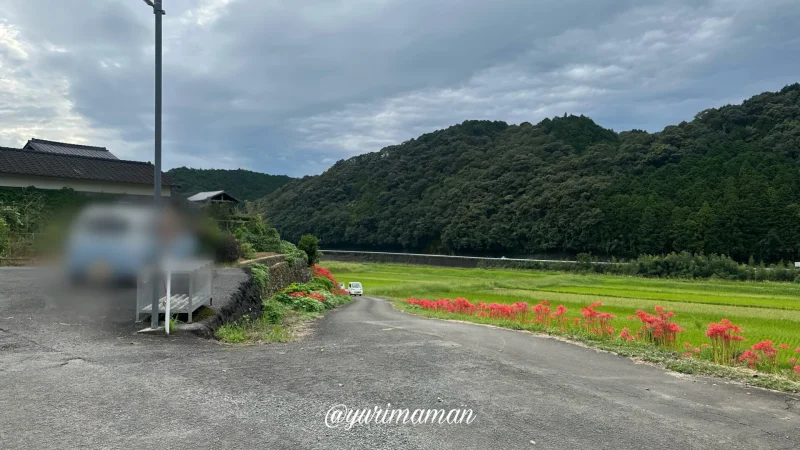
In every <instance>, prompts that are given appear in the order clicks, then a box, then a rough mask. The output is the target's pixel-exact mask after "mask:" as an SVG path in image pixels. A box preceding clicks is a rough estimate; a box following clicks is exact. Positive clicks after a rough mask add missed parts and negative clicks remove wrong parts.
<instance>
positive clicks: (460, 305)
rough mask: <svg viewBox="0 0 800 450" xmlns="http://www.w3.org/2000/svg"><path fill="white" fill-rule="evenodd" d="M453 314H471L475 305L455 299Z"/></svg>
mask: <svg viewBox="0 0 800 450" xmlns="http://www.w3.org/2000/svg"><path fill="white" fill-rule="evenodd" d="M453 307H454V312H456V313H459V314H470V315H471V314H472V313H473V312H474V311H475V305H473V304H472V303H470V302H469V300H467V299H465V298H457V299H455V300H453Z"/></svg>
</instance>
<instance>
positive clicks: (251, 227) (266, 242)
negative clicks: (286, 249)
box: [235, 216, 281, 252]
mask: <svg viewBox="0 0 800 450" xmlns="http://www.w3.org/2000/svg"><path fill="white" fill-rule="evenodd" d="M235 233H236V239H238V240H239V241H241V242H246V243H248V244H250V245H252V246H253V249H254V250H255V251H257V252H277V251H279V250H280V247H281V239H280V236H279V235H278V230H276V229H275V228H272V227H271V226H269V224H267V223H266V222H264V220H263V219H262V218H261V216H254V217H251V218H250V220H248V221H247V222H245V223H244V224H242V225H241V226H240V227H239V228H237V229H236V232H235Z"/></svg>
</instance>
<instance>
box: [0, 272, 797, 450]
mask: <svg viewBox="0 0 800 450" xmlns="http://www.w3.org/2000/svg"><path fill="white" fill-rule="evenodd" d="M43 278H45V277H43V276H42V275H41V273H39V272H38V271H37V269H0V442H2V444H0V447H4V448H31V449H42V448H59V449H61V448H77V447H92V448H139V447H144V446H152V447H155V446H160V447H166V448H193V449H194V448H270V449H284V448H286V449H297V448H332V449H335V448H386V449H416V448H420V449H424V448H444V449H451V448H452V449H461V450H463V449H473V448H474V449H487V448H495V449H520V448H522V449H525V448H615V449H641V448H645V447H648V448H709V447H712V446H724V447H725V448H732V449H733V448H743V449H745V448H746V449H753V448H765V449H766V448H768V449H793V448H800V431H798V430H800V399H798V397H796V396H791V395H787V394H780V393H775V392H770V391H765V390H759V389H753V388H745V387H741V386H737V385H734V384H729V383H725V382H723V381H720V380H715V379H709V378H701V377H691V376H684V375H677V374H673V373H669V372H665V371H663V370H661V369H658V368H655V367H651V366H648V365H643V364H635V363H633V362H632V361H630V360H628V359H626V358H622V357H618V356H614V355H611V354H607V353H601V352H597V351H595V350H592V349H587V348H583V347H579V346H576V345H571V344H568V343H564V342H561V341H557V340H554V339H546V338H539V337H534V336H532V335H529V334H526V333H521V332H515V331H511V330H502V329H495V328H490V327H483V326H479V325H473V324H462V323H454V322H444V321H437V320H433V319H425V318H420V317H415V316H410V315H406V314H403V313H400V312H398V311H396V310H394V309H393V308H392V307H391V305H390V304H389V303H388V302H387V301H385V300H381V299H375V298H369V297H360V298H358V299H356V300H355V302H354V303H352V304H350V305H347V306H344V307H341V308H339V309H337V310H334V311H332V312H330V313H329V314H328V315H326V316H325V317H324V318H322V319H321V320H319V321H317V322H315V323H314V325H313V327H312V332H311V334H310V335H309V336H307V337H305V338H304V339H303V340H300V341H296V342H291V343H287V344H270V345H257V346H227V345H222V344H218V343H216V342H213V341H207V340H202V339H198V338H194V337H174V336H173V337H170V338H164V337H159V336H141V335H137V334H135V331H136V329H137V328H139V327H138V326H137V325H136V324H133V323H132V318H133V310H132V308H130V309H126V305H129V304H130V302H132V301H133V297H132V295H133V293H132V291H122V292H116V293H114V294H113V295H110V294H108V296H104V295H105V294H101V293H94V294H92V295H90V296H86V295H79V294H78V293H74V294H75V295H72V296H69V298H71V300H70V301H69V302H67V303H65V301H64V300H62V299H61V297H62V296H64V295H63V292H62V291H61V290H59V289H53V286H54V285H52V284H51V285H47V283H40V281H41V280H42V279H43ZM54 292H59V293H60V295H54ZM67 305H69V306H70V308H67V307H66V306H67ZM68 310H69V311H73V312H72V313H69V312H68ZM387 403H391V405H392V407H397V408H409V409H412V410H413V409H417V408H436V409H440V408H441V409H450V408H460V407H466V408H470V409H472V410H473V412H474V415H475V420H474V422H473V423H472V424H469V425H467V424H460V425H430V424H428V425H416V426H414V425H410V424H407V425H402V424H399V425H397V424H395V425H380V424H370V425H364V426H359V425H356V426H355V427H354V428H352V429H350V430H346V429H344V428H343V427H339V428H328V427H326V426H325V414H326V412H327V411H328V410H329V408H330V407H331V406H332V405H334V404H345V405H347V406H348V407H350V408H370V409H371V408H373V407H374V406H380V407H385V406H386V404H387ZM534 442H535V443H534Z"/></svg>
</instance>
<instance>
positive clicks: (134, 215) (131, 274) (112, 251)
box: [64, 204, 197, 282]
mask: <svg viewBox="0 0 800 450" xmlns="http://www.w3.org/2000/svg"><path fill="white" fill-rule="evenodd" d="M176 217H177V216H176V215H175V214H174V213H172V212H170V211H165V213H164V215H163V216H162V227H157V226H156V215H155V214H154V212H153V209H152V208H150V207H145V206H134V205H124V204H112V205H94V206H90V207H88V208H87V209H85V210H84V211H83V212H82V213H81V214H80V215H79V216H78V217H77V219H76V220H75V222H74V224H73V226H72V229H71V230H70V234H69V237H68V240H67V244H66V249H65V255H64V256H65V258H64V262H65V269H66V271H67V273H68V274H69V276H70V278H72V279H73V280H75V281H85V280H90V281H100V282H108V281H126V282H128V281H133V280H135V279H136V277H137V274H138V273H139V270H140V268H141V267H143V266H144V265H146V264H149V263H151V262H152V261H153V260H154V259H155V255H156V249H157V248H158V247H157V245H158V239H157V237H156V231H157V230H159V229H160V230H161V232H162V236H163V237H162V239H163V241H162V242H161V249H162V252H163V253H162V255H163V256H165V257H169V258H172V259H185V258H190V257H192V256H193V255H194V254H195V252H196V250H197V241H196V239H195V238H194V236H192V235H191V234H190V233H188V232H186V231H185V230H184V229H183V228H182V227H180V226H179V225H178V221H176V220H171V219H175V218H176Z"/></svg>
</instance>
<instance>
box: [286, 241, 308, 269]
mask: <svg viewBox="0 0 800 450" xmlns="http://www.w3.org/2000/svg"><path fill="white" fill-rule="evenodd" d="M280 253H281V254H282V255H284V259H286V262H287V263H289V264H290V265H294V264H295V263H297V261H298V260H300V261H302V262H303V264H308V255H306V252H304V251H302V250H300V249H298V248H297V246H296V245H294V244H292V243H291V242H288V241H281V243H280Z"/></svg>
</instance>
